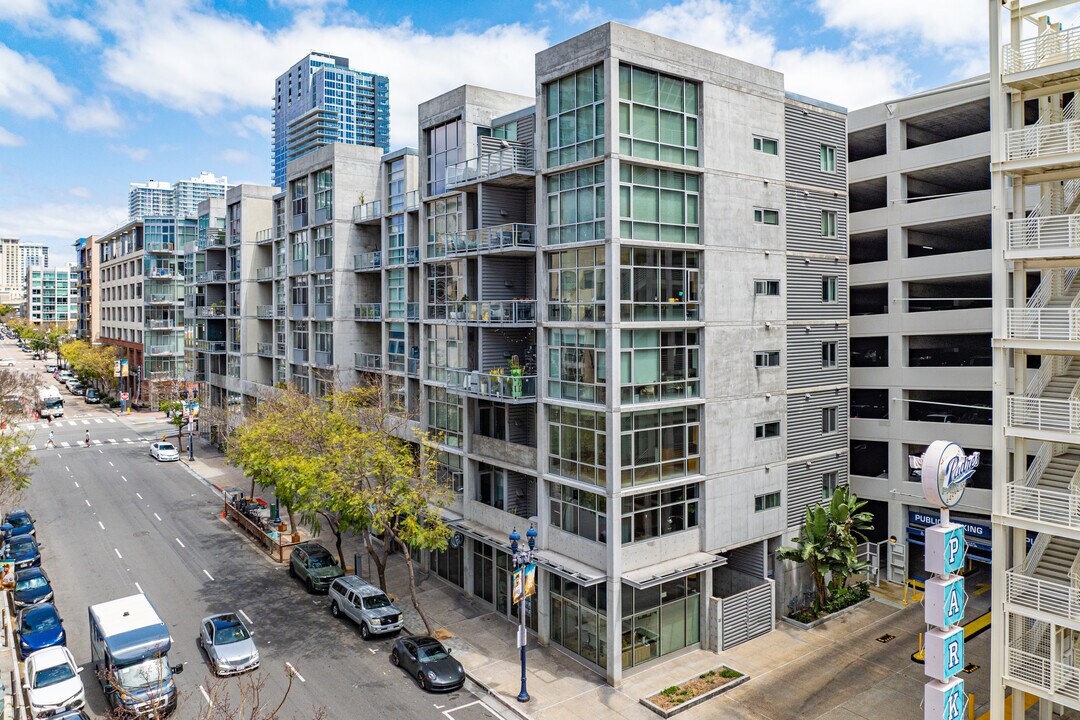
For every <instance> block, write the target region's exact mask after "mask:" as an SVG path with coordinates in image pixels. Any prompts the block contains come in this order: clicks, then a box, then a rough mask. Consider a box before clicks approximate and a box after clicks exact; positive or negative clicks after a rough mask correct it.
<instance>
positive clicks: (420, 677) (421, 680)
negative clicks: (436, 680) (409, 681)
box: [416, 670, 427, 690]
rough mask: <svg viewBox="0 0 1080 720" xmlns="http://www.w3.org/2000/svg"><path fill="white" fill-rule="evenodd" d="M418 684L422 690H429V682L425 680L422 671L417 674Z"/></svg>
mask: <svg viewBox="0 0 1080 720" xmlns="http://www.w3.org/2000/svg"><path fill="white" fill-rule="evenodd" d="M416 684H417V685H419V686H420V689H421V690H427V680H426V679H425V678H424V672H423V671H422V670H421V671H420V672H418V673H416Z"/></svg>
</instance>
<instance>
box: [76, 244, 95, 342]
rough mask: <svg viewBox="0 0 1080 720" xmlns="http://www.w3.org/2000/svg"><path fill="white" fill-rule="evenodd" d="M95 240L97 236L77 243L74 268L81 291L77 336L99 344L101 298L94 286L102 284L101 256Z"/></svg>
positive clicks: (77, 284) (77, 285)
mask: <svg viewBox="0 0 1080 720" xmlns="http://www.w3.org/2000/svg"><path fill="white" fill-rule="evenodd" d="M95 240H97V236H95V235H90V236H89V237H84V238H79V239H78V240H76V241H75V265H74V268H73V270H74V273H75V277H76V287H78V290H79V318H78V321H77V322H76V325H75V335H76V336H77V337H78V338H80V339H82V340H90V341H91V342H97V339H98V337H100V335H101V307H100V301H101V296H100V293H96V292H94V285H95V284H97V283H98V282H100V279H99V277H98V267H99V264H100V263H99V261H100V254H99V253H98V252H95V250H96V247H95V244H94V241H95Z"/></svg>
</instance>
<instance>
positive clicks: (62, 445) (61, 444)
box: [60, 442, 71, 447]
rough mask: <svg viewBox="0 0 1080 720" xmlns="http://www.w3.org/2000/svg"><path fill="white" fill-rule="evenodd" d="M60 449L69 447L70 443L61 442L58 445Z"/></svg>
mask: <svg viewBox="0 0 1080 720" xmlns="http://www.w3.org/2000/svg"><path fill="white" fill-rule="evenodd" d="M60 447H71V443H68V442H62V443H60Z"/></svg>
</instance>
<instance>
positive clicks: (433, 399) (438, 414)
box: [428, 387, 462, 447]
mask: <svg viewBox="0 0 1080 720" xmlns="http://www.w3.org/2000/svg"><path fill="white" fill-rule="evenodd" d="M461 414H462V405H461V398H459V397H457V396H456V395H454V394H452V393H448V392H447V391H446V388H441V387H429V388H428V426H430V427H431V429H432V430H434V431H435V432H437V433H439V434H440V435H441V438H440V440H441V442H442V444H443V445H446V446H448V447H461V427H462V422H461Z"/></svg>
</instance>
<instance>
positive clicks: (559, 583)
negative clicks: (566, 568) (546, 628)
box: [548, 573, 607, 668]
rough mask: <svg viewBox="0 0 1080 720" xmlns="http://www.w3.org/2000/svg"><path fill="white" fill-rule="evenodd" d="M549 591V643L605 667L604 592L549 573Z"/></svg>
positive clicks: (605, 620) (605, 591)
mask: <svg viewBox="0 0 1080 720" xmlns="http://www.w3.org/2000/svg"><path fill="white" fill-rule="evenodd" d="M548 578H549V587H550V588H551V630H550V632H551V635H550V639H551V641H552V642H554V643H558V644H559V645H561V646H563V647H564V648H566V649H567V650H569V651H570V652H572V653H575V654H577V655H580V656H581V657H582V658H584V659H586V660H588V661H589V662H591V663H593V664H595V665H598V666H600V667H601V668H604V667H607V588H606V584H605V583H600V584H598V585H593V586H589V587H586V586H584V585H578V584H577V583H576V582H574V581H572V580H567V579H565V578H562V577H560V576H558V575H556V574H554V573H548Z"/></svg>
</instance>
